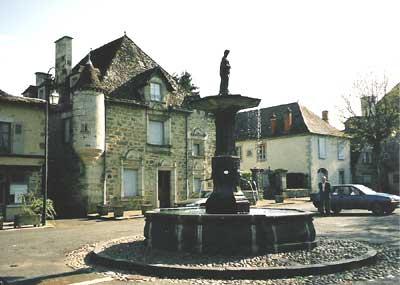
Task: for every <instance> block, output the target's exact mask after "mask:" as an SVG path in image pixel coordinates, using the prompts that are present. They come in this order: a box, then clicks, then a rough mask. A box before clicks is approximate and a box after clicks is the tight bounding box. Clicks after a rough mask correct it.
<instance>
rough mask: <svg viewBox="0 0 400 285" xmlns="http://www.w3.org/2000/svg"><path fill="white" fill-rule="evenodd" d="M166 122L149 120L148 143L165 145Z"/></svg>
mask: <svg viewBox="0 0 400 285" xmlns="http://www.w3.org/2000/svg"><path fill="white" fill-rule="evenodd" d="M164 124H165V122H161V121H152V120H150V121H149V132H148V143H149V144H154V145H165V144H167V143H166V139H165V126H164Z"/></svg>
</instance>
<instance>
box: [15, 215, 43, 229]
mask: <svg viewBox="0 0 400 285" xmlns="http://www.w3.org/2000/svg"><path fill="white" fill-rule="evenodd" d="M24 225H33V226H35V227H38V226H40V215H32V214H19V215H15V216H14V228H19V227H21V226H24Z"/></svg>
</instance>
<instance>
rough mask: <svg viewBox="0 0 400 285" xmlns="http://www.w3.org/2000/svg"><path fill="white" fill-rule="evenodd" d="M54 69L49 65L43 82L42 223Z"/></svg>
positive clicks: (46, 188) (45, 201)
mask: <svg viewBox="0 0 400 285" xmlns="http://www.w3.org/2000/svg"><path fill="white" fill-rule="evenodd" d="M52 69H54V67H51V68H50V69H49V71H47V78H46V80H45V82H44V86H45V95H46V108H45V117H44V165H43V180H42V181H43V182H42V187H43V209H42V225H43V226H45V225H46V209H47V190H48V180H49V179H48V174H49V171H48V168H49V107H50V106H49V105H50V93H51V88H52V87H53V82H52V81H53V79H52V78H51V75H50V71H51V70H52Z"/></svg>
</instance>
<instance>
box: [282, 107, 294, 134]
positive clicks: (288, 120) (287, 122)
mask: <svg viewBox="0 0 400 285" xmlns="http://www.w3.org/2000/svg"><path fill="white" fill-rule="evenodd" d="M292 122H293V121H292V109H290V108H289V107H288V108H287V110H286V111H285V114H284V116H283V130H284V132H285V133H288V132H289V131H290V129H291V128H292Z"/></svg>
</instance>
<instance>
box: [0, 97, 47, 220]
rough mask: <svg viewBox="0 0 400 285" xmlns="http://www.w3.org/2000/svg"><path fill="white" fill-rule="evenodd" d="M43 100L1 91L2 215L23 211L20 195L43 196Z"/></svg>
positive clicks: (0, 160)
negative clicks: (29, 193) (33, 194)
mask: <svg viewBox="0 0 400 285" xmlns="http://www.w3.org/2000/svg"><path fill="white" fill-rule="evenodd" d="M44 106H45V104H44V101H42V100H37V99H31V98H22V97H16V96H11V95H8V94H4V93H3V94H2V92H0V125H1V126H0V128H1V134H0V136H1V138H0V140H1V143H0V215H3V216H4V217H5V219H6V220H7V221H11V220H13V219H14V215H15V214H18V213H19V212H20V211H21V205H22V199H21V195H23V194H26V193H28V192H33V193H37V195H38V196H40V195H41V191H42V166H43V163H44V147H45V144H44V143H45V135H44V134H45V128H44V125H45V112H44V110H45V109H44Z"/></svg>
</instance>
